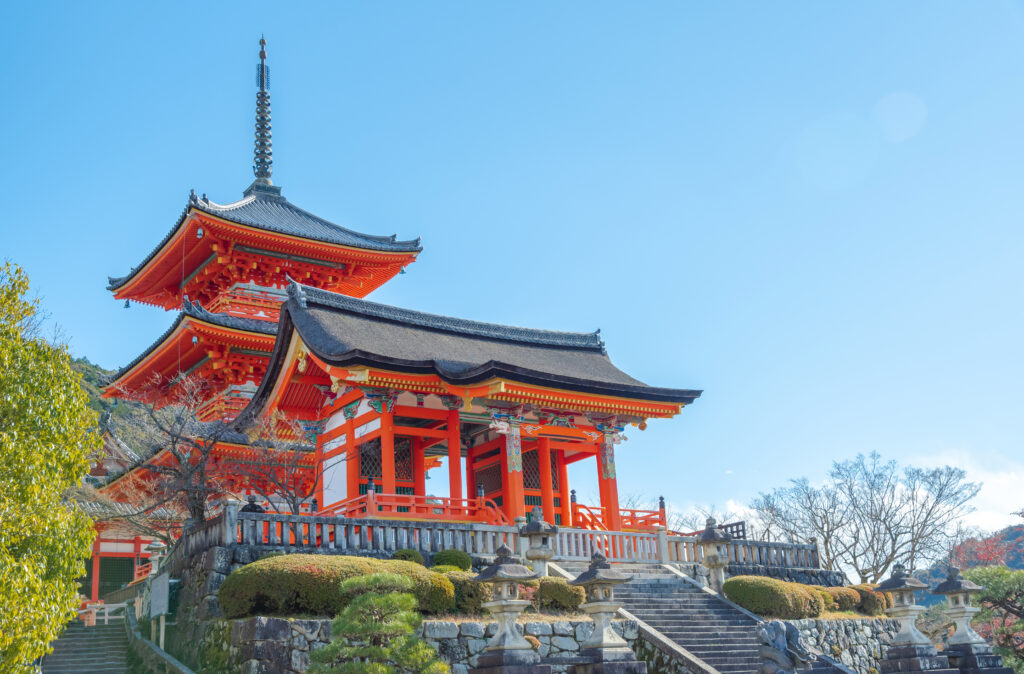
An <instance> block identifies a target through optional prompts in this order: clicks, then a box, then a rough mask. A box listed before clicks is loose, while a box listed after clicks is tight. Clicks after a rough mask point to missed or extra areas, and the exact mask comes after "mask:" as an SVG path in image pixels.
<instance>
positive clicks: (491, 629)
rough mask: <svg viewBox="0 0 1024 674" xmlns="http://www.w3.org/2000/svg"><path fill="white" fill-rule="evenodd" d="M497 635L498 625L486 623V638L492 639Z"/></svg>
mask: <svg viewBox="0 0 1024 674" xmlns="http://www.w3.org/2000/svg"><path fill="white" fill-rule="evenodd" d="M497 633H498V623H493V622H492V623H487V636H489V637H493V636H494V635H495V634H497Z"/></svg>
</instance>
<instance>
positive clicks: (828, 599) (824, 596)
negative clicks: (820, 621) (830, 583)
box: [809, 585, 839, 611]
mask: <svg viewBox="0 0 1024 674" xmlns="http://www.w3.org/2000/svg"><path fill="white" fill-rule="evenodd" d="M809 587H810V589H812V590H814V591H815V592H817V593H818V594H820V595H821V600H822V601H823V602H824V604H825V606H824V609H825V610H826V611H834V610H836V609H837V608H839V605H838V603H837V602H836V599H835V597H833V596H832V593H831V592H829V591H828V588H827V587H822V586H821V585H811V586H809Z"/></svg>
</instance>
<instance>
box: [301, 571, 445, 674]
mask: <svg viewBox="0 0 1024 674" xmlns="http://www.w3.org/2000/svg"><path fill="white" fill-rule="evenodd" d="M413 587H414V583H413V581H412V580H411V579H410V578H408V577H406V576H401V575H397V574H394V573H375V574H372V575H369V576H363V577H360V578H352V579H349V580H346V581H345V582H343V583H342V584H341V587H340V588H339V594H341V595H342V596H347V597H350V598H351V602H350V603H349V604H348V605H347V606H346V607H345V608H344V609H343V610H342V611H341V613H340V614H339V615H338V617H337V618H335V619H334V622H333V623H332V624H331V637H332V638H331V643H330V644H328V645H327V646H325V647H324V648H321V649H318V650H316V651H313V653H312V654H311V655H310V660H311V666H310V668H309V669H308V671H309V672H310V673H311V674H324V673H325V672H342V673H350V674H357V673H358V674H366V673H371V674H391V673H393V672H394V673H399V672H401V673H409V674H413V673H421V674H444V673H446V672H448V671H449V668H448V665H446V664H445V663H444V662H442V661H441V660H439V659H438V657H437V653H436V652H435V651H434V649H433V648H431V647H430V646H429V645H427V643H426V642H424V641H423V640H421V639H418V638H416V637H415V636H413V635H414V634H415V633H416V630H417V629H419V626H420V623H421V622H422V619H421V618H420V616H419V614H417V613H416V612H415V609H416V599H415V597H413V595H412V594H409V592H410V591H411V590H413Z"/></svg>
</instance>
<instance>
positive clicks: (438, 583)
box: [381, 559, 455, 613]
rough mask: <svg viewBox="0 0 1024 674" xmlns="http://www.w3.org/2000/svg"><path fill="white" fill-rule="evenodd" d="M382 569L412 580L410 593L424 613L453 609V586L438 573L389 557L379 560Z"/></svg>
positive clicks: (413, 563)
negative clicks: (388, 558) (389, 558)
mask: <svg viewBox="0 0 1024 674" xmlns="http://www.w3.org/2000/svg"><path fill="white" fill-rule="evenodd" d="M381 564H382V567H383V568H382V569H381V570H382V571H390V572H391V573H400V574H402V575H403V576H408V577H409V578H410V579H412V581H413V588H412V593H413V595H414V596H415V597H416V601H417V602H419V607H420V610H421V611H422V612H424V613H449V612H451V611H452V610H454V609H455V588H454V587H453V586H452V582H451V581H450V580H448V579H447V578H445V577H444V576H442V575H441V574H439V573H434V572H433V571H431V570H430V569H427V568H424V567H423V566H420V565H419V564H416V563H415V562H403V561H399V560H397V559H391V560H386V561H383V562H381Z"/></svg>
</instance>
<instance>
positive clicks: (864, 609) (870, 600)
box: [850, 584, 887, 615]
mask: <svg viewBox="0 0 1024 674" xmlns="http://www.w3.org/2000/svg"><path fill="white" fill-rule="evenodd" d="M850 589H851V590H854V591H855V592H856V593H857V594H859V595H860V601H859V602H857V609H858V610H859V611H860V612H861V613H864V614H866V615H883V614H884V613H885V609H886V605H887V599H886V596H885V594H884V593H882V592H876V591H875V588H873V587H872V586H870V585H867V584H861V585H851V586H850Z"/></svg>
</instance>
